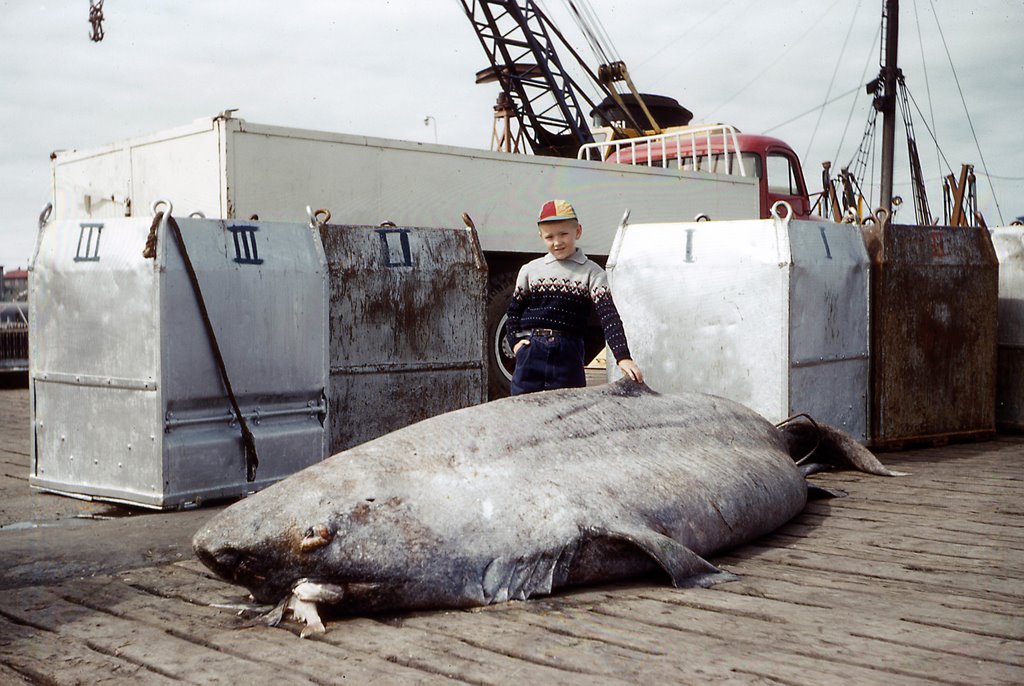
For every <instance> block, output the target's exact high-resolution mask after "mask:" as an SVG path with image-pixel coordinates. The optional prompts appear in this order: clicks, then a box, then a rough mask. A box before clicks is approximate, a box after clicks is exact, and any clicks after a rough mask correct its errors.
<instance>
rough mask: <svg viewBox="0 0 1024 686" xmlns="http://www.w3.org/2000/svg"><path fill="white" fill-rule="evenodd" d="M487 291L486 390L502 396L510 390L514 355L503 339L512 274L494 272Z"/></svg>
mask: <svg viewBox="0 0 1024 686" xmlns="http://www.w3.org/2000/svg"><path fill="white" fill-rule="evenodd" d="M493 284H494V285H493V287H492V288H491V289H490V291H489V292H488V294H487V391H488V396H489V397H490V399H491V400H497V399H498V398H504V397H506V396H507V395H509V393H511V391H512V372H514V371H515V369H516V358H515V355H513V354H512V348H511V347H509V345H508V342H507V341H506V340H505V319H506V318H507V316H506V312H507V311H508V304H509V302H510V301H511V300H512V291H514V290H515V287H516V275H515V274H512V273H506V274H498V275H496V276H495V278H494V281H493Z"/></svg>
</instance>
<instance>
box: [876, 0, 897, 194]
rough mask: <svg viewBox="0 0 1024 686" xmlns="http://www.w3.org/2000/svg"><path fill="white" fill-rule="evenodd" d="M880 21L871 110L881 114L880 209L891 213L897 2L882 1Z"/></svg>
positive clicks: (894, 144)
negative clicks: (878, 69)
mask: <svg viewBox="0 0 1024 686" xmlns="http://www.w3.org/2000/svg"><path fill="white" fill-rule="evenodd" d="M883 1H884V3H885V4H884V6H883V8H882V21H883V23H884V24H885V31H884V33H885V41H884V43H883V45H884V48H883V49H884V52H883V53H882V82H883V84H882V87H883V90H882V97H880V98H875V109H877V110H878V111H879V112H881V113H882V170H881V171H882V179H881V186H882V187H881V207H883V208H884V209H885V210H886V211H888V212H890V213H891V212H892V169H893V157H894V153H895V147H896V78H897V74H898V73H899V70H898V69H897V67H896V52H897V43H898V39H899V32H900V19H899V14H900V3H899V0H883Z"/></svg>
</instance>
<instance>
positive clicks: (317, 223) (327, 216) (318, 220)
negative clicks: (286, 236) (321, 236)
mask: <svg viewBox="0 0 1024 686" xmlns="http://www.w3.org/2000/svg"><path fill="white" fill-rule="evenodd" d="M306 214H307V215H309V225H310V227H312V228H314V229H319V228H322V227H323V226H324V225H325V224H326V223H327V222H329V221H331V211H330V210H328V209H325V208H323V207H321V208H320V209H319V210H316V211H313V208H312V207H310V206H309V205H306Z"/></svg>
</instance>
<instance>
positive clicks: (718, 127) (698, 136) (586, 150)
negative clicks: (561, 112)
mask: <svg viewBox="0 0 1024 686" xmlns="http://www.w3.org/2000/svg"><path fill="white" fill-rule="evenodd" d="M738 133H739V132H738V131H737V130H736V129H735V128H734V127H732V126H729V125H727V124H713V125H709V126H692V127H690V126H688V127H686V128H682V129H678V130H675V131H668V132H666V133H659V134H655V135H653V136H639V137H637V138H620V139H617V140H610V141H600V142H597V143H587V144H585V145H581V146H580V149H579V152H578V153H577V154H576V158H577V159H580V160H598V161H600V160H609V158H614V159H612V160H611V161H613V162H617V163H619V164H631V165H643V166H647V167H668V166H669V162H670V161H672V160H675V163H676V166H677V167H679V168H680V169H682V168H684V165H685V163H686V162H687V161H689V162H690V168H691V169H694V170H698V169H700V163H699V161H698V160H699V159H707V157H708V156H709V155H711V154H722V155H723V156H724V158H725V163H726V169H731V166H730V165H729V155H733V156H734V158H735V160H736V165H737V167H738V168H739V172H740V176H746V175H747V170H746V167H745V165H744V163H743V156H742V155H741V154H740V143H739V136H738ZM713 140H714V142H715V146H714V147H713V146H712V141H713ZM698 143H701V144H703V146H704V147H703V154H698V149H697V148H698ZM641 146H643V147H642V149H641ZM716 147H717V148H718V149H716ZM638 149H639V152H640V153H642V155H643V156H645V157H646V158H647V159H646V162H637V161H636V160H637V157H638V154H637V152H638ZM659 149H660V155H659V154H658V152H659ZM627 150H628V153H627V152H625V151H627Z"/></svg>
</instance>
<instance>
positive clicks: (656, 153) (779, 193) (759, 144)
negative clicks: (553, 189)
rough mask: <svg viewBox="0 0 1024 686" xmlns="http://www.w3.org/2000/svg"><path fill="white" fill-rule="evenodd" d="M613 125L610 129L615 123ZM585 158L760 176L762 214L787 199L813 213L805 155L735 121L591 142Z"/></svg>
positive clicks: (802, 212) (796, 209)
mask: <svg viewBox="0 0 1024 686" xmlns="http://www.w3.org/2000/svg"><path fill="white" fill-rule="evenodd" d="M609 131H610V129H609ZM578 156H579V158H580V159H603V160H604V161H606V162H615V163H618V164H635V165H645V166H649V167H664V168H669V169H683V170H688V171H697V172H707V173H711V174H727V175H732V176H747V177H753V178H756V179H757V180H758V188H759V196H760V214H761V219H767V218H768V217H770V216H771V214H770V212H771V207H772V205H774V204H775V203H776V202H778V201H779V200H785V201H786V202H788V203H789V205H790V206H791V207H792V208H793V214H794V216H796V217H806V216H808V215H810V213H811V203H810V199H809V197H808V195H807V185H806V184H805V183H804V176H803V171H802V170H801V168H800V159H799V158H798V157H797V155H796V153H795V152H793V149H792V148H791V147H789V145H788V144H786V143H785V142H784V141H781V140H779V139H778V138H772V137H771V136H757V135H752V134H745V133H740V132H738V131H737V130H736V129H734V128H733V127H731V126H724V125H714V126H699V127H691V126H683V127H675V128H673V129H670V130H668V131H666V132H665V133H661V134H657V135H653V136H643V137H640V138H623V139H617V140H609V141H601V142H597V143H591V144H588V145H585V146H583V147H582V148H580V152H579V155H578Z"/></svg>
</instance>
